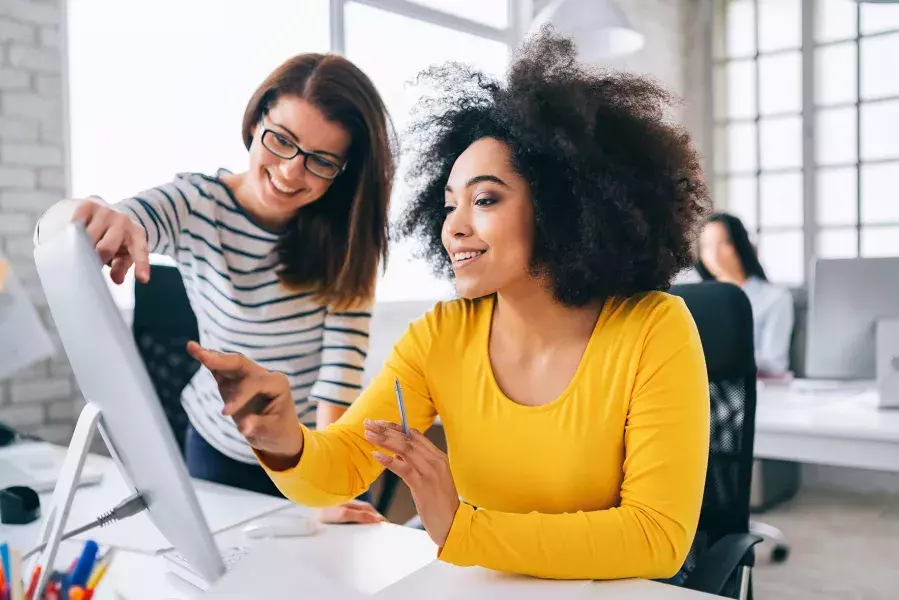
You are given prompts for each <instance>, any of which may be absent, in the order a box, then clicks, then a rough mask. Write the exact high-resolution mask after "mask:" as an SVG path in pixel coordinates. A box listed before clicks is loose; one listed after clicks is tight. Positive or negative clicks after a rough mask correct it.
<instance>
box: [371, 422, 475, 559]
mask: <svg viewBox="0 0 899 600" xmlns="http://www.w3.org/2000/svg"><path fill="white" fill-rule="evenodd" d="M365 439H367V440H368V441H369V442H371V443H372V444H375V445H376V446H378V447H380V448H384V449H385V450H389V451H390V452H393V453H394V455H395V456H393V457H391V456H387V455H386V454H383V453H381V452H378V451H375V452H373V453H372V454H373V455H374V457H375V458H376V459H377V460H378V462H380V463H381V464H382V465H384V466H385V467H386V468H388V469H390V470H391V471H393V472H394V473H396V474H397V476H399V477H400V478H402V480H403V481H405V482H406V485H407V486H409V490H410V491H411V492H412V499H413V500H414V501H415V508H416V509H417V510H418V516H419V517H420V518H421V523H422V525H424V527H425V530H427V532H428V535H429V536H431V539H432V540H433V541H434V543H435V544H437V545H438V546H440V547H443V545H444V544H445V543H446V538H447V536H449V532H450V527H451V526H452V524H453V519H455V518H456V511H457V510H458V509H459V493H458V492H457V491H456V484H455V483H454V482H453V474H452V473H451V472H450V467H449V457H448V456H447V455H446V454H445V453H444V452H442V451H441V450H440V449H439V448H437V446H435V445H434V444H432V443H431V441H430V440H429V439H428V438H426V437H425V436H424V435H423V434H422V433H421V432H420V431H417V430H414V429H413V430H410V431H409V435H406V434H405V433H403V428H402V427H401V426H399V425H397V424H396V423H391V422H389V421H370V420H368V419H366V420H365Z"/></svg>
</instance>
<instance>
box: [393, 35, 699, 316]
mask: <svg viewBox="0 0 899 600" xmlns="http://www.w3.org/2000/svg"><path fill="white" fill-rule="evenodd" d="M506 79H507V80H506V81H505V82H502V83H501V82H498V81H496V80H494V79H492V78H490V77H489V76H487V75H485V74H483V73H481V72H478V71H475V70H472V69H471V68H469V67H467V66H465V65H461V64H459V63H447V64H444V65H442V66H436V67H432V68H430V69H428V70H427V71H424V72H423V73H421V74H420V75H419V78H418V83H419V84H421V83H424V84H425V86H424V87H425V89H426V90H428V93H427V94H426V95H425V96H424V97H423V98H422V100H421V101H420V103H419V105H418V107H417V109H416V111H415V113H414V119H413V123H412V125H411V126H410V128H409V130H408V132H407V135H408V137H409V141H411V143H412V145H413V147H415V148H416V151H417V156H416V158H415V159H414V161H413V163H412V165H411V168H410V171H409V175H408V182H409V183H410V184H411V186H412V190H413V194H412V198H411V199H410V202H409V204H408V205H407V208H406V211H405V214H404V215H403V218H402V220H401V222H400V223H399V231H400V233H401V234H402V235H403V236H406V237H409V236H413V237H417V238H418V239H419V240H420V241H421V243H422V246H421V248H420V250H421V252H420V255H421V256H422V257H424V258H426V259H427V260H428V261H429V262H430V263H431V264H432V265H433V267H434V268H435V270H436V271H437V273H438V274H445V275H447V276H449V277H452V268H451V263H450V260H449V257H448V256H447V254H446V252H445V251H444V249H443V245H442V242H441V235H440V234H441V229H442V227H443V222H444V219H445V216H446V212H445V210H444V208H443V205H444V186H445V184H446V182H447V180H448V178H449V174H450V171H451V169H452V167H453V164H454V163H455V161H456V159H457V158H458V157H459V155H460V154H462V153H463V152H464V151H465V149H466V148H468V146H470V145H471V144H472V143H474V142H475V141H477V140H479V139H482V138H486V137H491V138H495V139H497V140H499V141H501V142H503V143H505V144H506V145H507V146H508V148H509V150H510V153H511V156H512V161H513V167H514V168H515V170H516V171H517V172H519V173H520V174H521V175H522V177H523V178H524V179H525V180H526V181H527V182H528V183H529V185H530V190H531V196H532V199H533V203H534V208H535V215H534V216H535V232H534V236H535V237H534V254H533V257H532V259H531V272H532V274H534V275H535V276H540V275H544V276H548V277H546V280H547V281H548V282H550V285H552V292H553V295H554V296H555V298H556V299H557V300H558V301H559V302H561V303H562V304H565V305H567V306H583V305H585V304H587V303H589V302H591V301H593V300H597V299H605V298H607V297H609V296H630V295H632V294H635V293H638V292H644V291H649V290H667V289H668V288H669V285H670V282H671V279H672V278H673V277H674V275H675V274H676V273H677V272H678V271H681V270H683V269H685V268H687V267H690V266H692V265H693V263H694V256H693V254H694V252H693V249H694V247H695V239H696V235H697V234H698V231H699V229H700V227H701V225H702V223H703V221H704V219H705V217H706V215H707V214H708V213H709V212H710V209H709V201H708V191H707V187H706V184H705V182H704V180H703V175H702V171H701V168H700V166H699V158H698V156H697V153H696V151H695V150H694V148H693V145H692V142H691V140H690V137H689V136H688V134H687V133H686V131H685V130H684V129H683V128H681V127H679V126H677V125H674V124H671V123H669V122H667V121H666V119H665V115H664V111H665V109H666V107H667V106H670V105H672V104H673V102H674V100H675V99H674V97H673V96H672V95H671V94H669V93H668V92H667V91H665V90H664V89H662V88H661V87H660V86H659V85H657V84H656V83H654V82H652V81H650V80H648V79H645V78H643V77H638V76H636V75H632V74H627V73H615V72H606V71H602V70H598V69H593V68H591V67H588V66H586V65H583V64H579V63H578V62H577V51H576V49H575V46H574V44H573V43H572V41H571V40H569V39H566V38H563V37H559V36H558V35H557V34H555V33H554V32H553V30H552V29H551V27H550V26H544V28H543V29H541V31H540V32H539V33H538V34H537V35H536V36H534V37H533V38H532V39H530V40H529V41H528V42H527V43H525V44H524V45H523V46H522V47H521V48H520V49H519V52H518V54H517V56H515V58H514V60H513V62H512V64H511V66H510V67H509V70H508V73H507V76H506Z"/></svg>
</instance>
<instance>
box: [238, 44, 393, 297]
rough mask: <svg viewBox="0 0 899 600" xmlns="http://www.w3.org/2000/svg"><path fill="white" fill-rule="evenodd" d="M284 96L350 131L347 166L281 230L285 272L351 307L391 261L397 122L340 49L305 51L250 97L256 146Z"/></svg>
mask: <svg viewBox="0 0 899 600" xmlns="http://www.w3.org/2000/svg"><path fill="white" fill-rule="evenodd" d="M283 96H296V97H298V98H302V99H304V100H306V101H308V102H310V103H311V104H313V105H314V106H315V107H316V108H318V109H319V110H320V111H321V112H322V114H324V115H325V118H327V119H328V120H329V121H333V122H335V123H339V124H340V125H341V126H343V127H344V128H345V129H346V130H347V131H348V132H349V134H350V140H351V141H350V149H349V152H348V154H347V167H346V170H345V171H344V172H343V173H341V174H340V176H338V177H337V179H335V180H334V182H333V183H332V184H331V186H330V187H329V188H328V191H327V192H325V194H324V195H323V196H322V197H321V198H319V199H318V200H316V201H315V202H313V203H311V204H309V205H307V206H304V207H303V208H302V209H300V211H299V212H298V214H297V216H296V219H295V220H294V221H293V223H292V224H291V225H290V226H289V228H288V230H287V232H286V233H284V234H283V235H282V238H281V241H280V243H279V245H278V253H279V255H280V258H281V262H282V264H283V267H282V268H281V270H279V271H278V277H279V278H280V279H281V281H282V282H284V283H285V284H286V285H288V286H290V287H292V288H315V289H316V293H317V296H318V298H319V300H320V301H322V302H325V303H328V304H333V305H335V306H337V307H342V308H347V307H350V306H353V305H356V304H358V303H360V302H365V301H368V300H371V298H372V297H373V296H374V288H375V282H376V280H377V276H378V265H379V263H380V262H381V261H384V262H385V263H386V261H387V240H388V215H387V209H388V204H389V200H390V190H391V186H392V184H393V175H394V171H395V163H394V154H393V151H392V145H393V144H392V140H393V135H392V128H391V126H390V120H389V117H388V116H387V110H386V108H385V107H384V102H383V100H382V99H381V97H380V95H379V94H378V92H377V90H376V89H375V86H374V84H373V83H372V82H371V80H370V79H369V78H368V76H367V75H365V73H363V72H362V71H361V70H359V68H358V67H356V66H355V65H354V64H353V63H351V62H350V61H348V60H347V59H345V58H343V57H341V56H337V55H334V54H313V53H310V54H300V55H298V56H295V57H293V58H291V59H289V60H288V61H287V62H285V63H284V64H282V65H281V66H280V67H278V68H277V69H275V70H274V71H273V72H272V73H271V74H270V75H269V76H268V77H267V78H266V79H265V81H263V82H262V85H260V86H259V89H257V90H256V92H255V93H254V94H253V97H252V98H250V102H249V103H248V104H247V108H246V111H245V112H244V117H243V142H244V145H245V146H246V147H247V149H248V150H249V148H250V146H251V144H252V142H253V132H254V128H255V127H256V125H258V124H259V122H260V120H261V119H262V117H263V116H264V115H265V114H266V113H267V112H268V110H269V109H271V108H272V106H274V104H275V103H276V102H277V101H278V99H280V98H281V97H283Z"/></svg>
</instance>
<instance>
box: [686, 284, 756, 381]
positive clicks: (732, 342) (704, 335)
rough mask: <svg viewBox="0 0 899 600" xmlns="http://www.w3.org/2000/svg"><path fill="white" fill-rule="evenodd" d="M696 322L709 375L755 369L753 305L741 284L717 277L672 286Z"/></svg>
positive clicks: (718, 375) (719, 375)
mask: <svg viewBox="0 0 899 600" xmlns="http://www.w3.org/2000/svg"><path fill="white" fill-rule="evenodd" d="M671 293H672V294H674V295H676V296H680V297H681V298H682V299H683V300H684V303H685V304H686V305H687V308H688V309H689V310H690V313H691V314H692V315H693V320H694V321H695V322H696V328H697V329H698V330H699V337H700V339H701V340H702V348H703V351H704V352H705V357H706V365H707V367H708V371H709V376H710V377H712V378H715V377H726V376H729V375H740V374H746V373H750V372H752V373H754V372H755V370H756V365H755V343H754V338H753V321H752V305H750V304H749V298H747V297H746V294H745V293H744V292H743V290H742V289H740V288H739V287H738V286H736V285H733V284H730V283H720V282H717V281H704V282H702V283H689V284H682V285H675V286H672V287H671Z"/></svg>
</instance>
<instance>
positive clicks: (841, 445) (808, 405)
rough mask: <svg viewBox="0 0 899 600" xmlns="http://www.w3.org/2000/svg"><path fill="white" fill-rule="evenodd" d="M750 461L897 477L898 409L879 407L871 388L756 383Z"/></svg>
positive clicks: (898, 446) (898, 452)
mask: <svg viewBox="0 0 899 600" xmlns="http://www.w3.org/2000/svg"><path fill="white" fill-rule="evenodd" d="M755 456H756V457H757V458H772V459H778V460H789V461H795V462H802V463H813V464H822V465H834V466H842V467H855V468H862V469H874V470H878V471H891V472H899V409H880V408H878V407H877V394H876V392H875V391H873V390H871V389H868V390H859V389H858V388H857V387H856V388H853V387H851V386H846V387H843V388H839V387H838V388H835V389H833V390H827V391H824V390H817V391H809V390H801V389H798V388H796V387H794V386H791V385H790V384H770V383H765V384H760V385H759V389H758V406H757V409H756V420H755Z"/></svg>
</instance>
